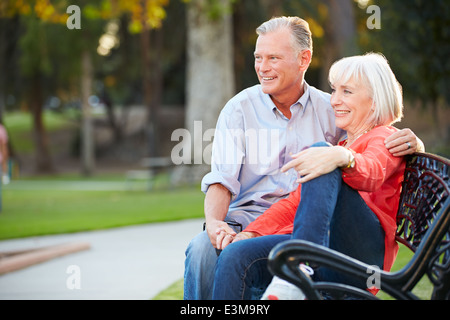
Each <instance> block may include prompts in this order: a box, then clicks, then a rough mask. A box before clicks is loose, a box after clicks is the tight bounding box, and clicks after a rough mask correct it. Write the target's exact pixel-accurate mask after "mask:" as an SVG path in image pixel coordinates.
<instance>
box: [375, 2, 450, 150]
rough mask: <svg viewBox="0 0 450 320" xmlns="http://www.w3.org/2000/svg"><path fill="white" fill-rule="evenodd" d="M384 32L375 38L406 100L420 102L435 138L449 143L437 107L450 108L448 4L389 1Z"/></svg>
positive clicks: (382, 6) (385, 4)
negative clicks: (429, 117)
mask: <svg viewBox="0 0 450 320" xmlns="http://www.w3.org/2000/svg"><path fill="white" fill-rule="evenodd" d="M375 4H376V5H378V6H379V7H380V11H381V20H382V22H381V29H380V30H379V31H378V32H375V33H374V35H373V38H374V40H375V41H378V46H379V48H380V51H381V52H383V53H384V54H385V55H386V57H387V58H388V60H389V62H390V64H391V65H392V68H393V69H394V72H395V74H396V75H397V78H398V79H399V82H400V83H401V84H402V86H403V91H404V95H405V98H407V99H409V100H413V99H417V100H418V101H420V102H421V104H422V107H423V109H425V110H429V111H430V113H431V114H432V118H433V122H434V128H435V132H436V137H437V138H438V140H440V141H443V140H441V139H439V138H442V137H444V138H446V139H447V140H446V142H445V143H447V142H448V139H450V132H448V129H447V130H445V131H444V130H443V128H442V127H441V126H440V123H441V121H440V119H439V114H438V106H439V104H442V105H447V106H448V105H449V104H450V91H449V88H450V63H449V59H448V57H449V56H450V23H449V19H450V7H449V6H448V1H445V0H433V1H427V0H415V1H407V2H405V1H398V0H396V1H387V0H378V1H375Z"/></svg>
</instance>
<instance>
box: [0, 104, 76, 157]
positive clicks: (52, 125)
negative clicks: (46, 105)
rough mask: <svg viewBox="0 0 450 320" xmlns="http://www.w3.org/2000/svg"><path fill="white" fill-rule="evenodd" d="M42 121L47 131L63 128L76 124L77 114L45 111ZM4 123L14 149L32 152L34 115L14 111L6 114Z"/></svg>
mask: <svg viewBox="0 0 450 320" xmlns="http://www.w3.org/2000/svg"><path fill="white" fill-rule="evenodd" d="M42 119H43V120H42V121H43V122H44V125H45V130H46V131H47V132H51V131H57V130H60V129H63V128H73V127H74V126H75V125H76V121H74V120H76V115H74V114H70V113H69V112H66V113H56V112H52V111H48V110H46V111H44V112H43V114H42ZM4 124H5V127H6V128H7V130H8V135H9V136H10V137H11V142H12V143H13V145H14V150H15V151H16V152H18V153H23V152H24V153H30V152H32V151H33V150H34V143H33V139H32V128H33V117H32V115H31V113H29V112H21V111H13V112H7V113H5V115H4Z"/></svg>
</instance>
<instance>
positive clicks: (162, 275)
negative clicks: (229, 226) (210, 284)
mask: <svg viewBox="0 0 450 320" xmlns="http://www.w3.org/2000/svg"><path fill="white" fill-rule="evenodd" d="M202 221H203V220H202V219H194V220H185V221H179V222H172V223H156V224H146V225H138V226H131V227H121V228H115V229H108V230H100V231H92V232H81V233H73V234H64V235H55V236H42V237H32V238H26V239H12V240H6V241H0V252H5V251H11V250H22V249H30V248H38V247H44V246H49V245H57V244H64V243H71V242H75V243H77V242H88V243H90V249H88V250H84V251H79V252H75V253H71V254H68V255H65V256H62V257H58V258H54V259H52V260H49V261H46V262H43V263H40V264H36V265H33V266H30V267H27V268H25V269H21V270H17V271H14V272H10V273H6V274H4V275H0V300H11V299H12V300H19V299H24V300H34V299H43V300H53V299H62V300H72V299H74V300H76V299H79V300H91V299H105V300H118V299H120V300H126V299H134V300H148V299H151V298H152V297H154V296H155V295H156V294H158V293H159V292H160V291H161V290H163V289H165V288H167V287H168V286H169V285H170V284H172V283H173V282H175V281H177V280H179V279H181V278H183V272H184V251H185V249H186V246H187V245H188V243H189V241H190V239H192V238H193V237H194V236H195V235H196V234H197V233H198V232H200V231H201V228H202ZM76 275H79V278H75V276H76ZM74 279H79V282H76V280H74ZM72 280H74V281H72ZM78 283H79V284H80V288H79V289H77V288H72V289H71V288H70V287H74V286H75V285H76V284H78Z"/></svg>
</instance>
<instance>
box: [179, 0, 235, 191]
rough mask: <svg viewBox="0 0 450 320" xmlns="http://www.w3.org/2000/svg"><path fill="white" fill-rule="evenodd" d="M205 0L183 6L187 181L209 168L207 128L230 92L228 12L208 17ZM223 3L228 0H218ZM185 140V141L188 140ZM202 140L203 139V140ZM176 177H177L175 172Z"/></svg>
mask: <svg viewBox="0 0 450 320" xmlns="http://www.w3.org/2000/svg"><path fill="white" fill-rule="evenodd" d="M208 2H209V1H208V0H193V1H191V2H190V3H189V4H188V10H187V58H188V63H187V79H186V97H187V106H186V120H185V121H186V123H185V126H186V128H187V130H188V132H189V133H190V135H191V139H186V141H184V142H185V143H190V146H186V148H189V149H190V151H191V152H190V154H191V163H190V164H194V166H193V167H191V168H189V169H187V170H189V173H190V176H191V179H192V180H191V181H195V182H196V181H199V180H200V179H201V178H202V177H203V175H204V174H205V173H206V172H207V171H209V169H210V166H209V164H210V161H211V154H210V152H204V149H205V147H206V146H207V145H210V144H211V141H210V139H211V136H210V135H209V136H205V137H204V133H205V132H206V131H207V130H208V129H214V128H215V126H216V122H217V118H218V116H219V113H220V111H221V109H222V108H223V107H224V105H225V104H226V102H227V101H228V100H229V99H230V98H231V97H232V96H233V94H234V91H235V88H234V70H233V41H232V20H231V14H230V13H229V12H226V10H223V11H222V12H221V14H220V16H218V17H215V18H212V16H211V14H210V13H211V12H209V10H210V8H209V7H208ZM221 3H222V5H223V6H224V7H227V6H228V5H229V0H222V2H221ZM188 140H189V141H188ZM203 140H205V141H203ZM178 178H180V177H179V176H178Z"/></svg>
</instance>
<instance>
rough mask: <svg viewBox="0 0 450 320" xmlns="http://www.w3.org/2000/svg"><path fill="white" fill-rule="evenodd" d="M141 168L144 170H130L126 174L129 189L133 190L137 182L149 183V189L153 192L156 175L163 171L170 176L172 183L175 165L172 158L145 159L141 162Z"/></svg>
mask: <svg viewBox="0 0 450 320" xmlns="http://www.w3.org/2000/svg"><path fill="white" fill-rule="evenodd" d="M140 166H141V167H142V168H143V169H139V170H128V171H127V173H126V180H127V184H128V185H129V188H130V189H132V184H133V182H134V181H136V180H145V181H147V189H148V190H151V189H152V188H153V185H154V182H155V177H156V174H157V173H159V172H162V171H166V172H167V173H168V175H169V177H168V179H169V183H171V181H172V179H171V175H172V170H173V167H174V164H173V162H172V159H170V157H154V158H144V159H142V160H141V161H140Z"/></svg>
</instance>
